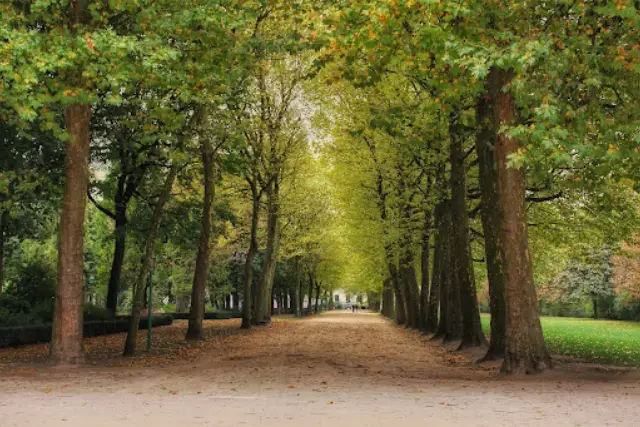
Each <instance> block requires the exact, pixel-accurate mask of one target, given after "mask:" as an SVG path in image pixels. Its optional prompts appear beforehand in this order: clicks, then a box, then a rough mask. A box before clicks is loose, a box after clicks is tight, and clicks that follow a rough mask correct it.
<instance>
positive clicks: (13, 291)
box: [6, 258, 56, 307]
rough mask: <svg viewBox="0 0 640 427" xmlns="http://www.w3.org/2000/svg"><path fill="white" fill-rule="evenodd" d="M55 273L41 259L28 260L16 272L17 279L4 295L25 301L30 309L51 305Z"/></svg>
mask: <svg viewBox="0 0 640 427" xmlns="http://www.w3.org/2000/svg"><path fill="white" fill-rule="evenodd" d="M55 286H56V272H55V270H54V269H53V268H52V267H51V266H50V265H49V264H48V263H47V262H46V261H45V260H42V259H38V258H35V259H32V260H29V263H28V264H25V265H21V266H20V267H19V268H18V270H17V279H16V280H15V281H14V282H13V283H12V284H11V285H10V286H8V287H7V290H6V293H7V294H9V295H12V296H14V297H16V298H19V299H21V300H23V301H26V302H27V303H28V304H29V305H30V307H33V306H36V305H39V304H46V303H49V304H50V303H51V302H52V301H53V297H54V295H55Z"/></svg>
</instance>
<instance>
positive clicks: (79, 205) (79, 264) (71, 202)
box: [51, 104, 91, 365]
mask: <svg viewBox="0 0 640 427" xmlns="http://www.w3.org/2000/svg"><path fill="white" fill-rule="evenodd" d="M90 121H91V106H90V105H87V104H73V105H71V106H70V107H69V108H67V111H66V112H65V124H66V127H67V132H68V133H69V136H70V139H69V142H68V144H67V155H66V159H65V188H64V196H63V199H62V209H61V211H60V231H59V233H60V237H59V240H58V285H57V287H56V299H55V305H54V313H53V329H52V338H51V360H52V361H53V363H56V364H72V365H75V364H78V363H82V362H83V360H84V354H83V351H82V305H83V302H84V268H83V267H84V215H85V208H86V205H87V188H88V185H89V147H90V137H89V124H90Z"/></svg>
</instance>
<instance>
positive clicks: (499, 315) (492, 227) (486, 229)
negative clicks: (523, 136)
mask: <svg viewBox="0 0 640 427" xmlns="http://www.w3.org/2000/svg"><path fill="white" fill-rule="evenodd" d="M476 112H477V123H478V125H479V126H480V131H479V132H478V135H477V138H476V152H477V154H478V165H479V181H480V190H481V201H480V203H481V206H480V208H481V211H480V212H481V214H482V231H483V233H484V253H485V259H486V264H487V280H488V282H489V309H490V311H491V338H490V342H489V349H488V350H487V354H485V356H484V357H483V358H482V359H481V361H489V360H495V359H499V358H502V357H503V356H504V345H505V344H504V340H505V291H504V289H505V288H504V274H503V271H502V260H501V259H500V250H499V244H498V235H499V233H500V212H499V211H498V209H497V207H498V194H497V191H498V175H497V170H496V161H495V151H494V148H495V146H494V145H495V134H494V133H493V131H492V129H491V126H490V122H489V119H490V111H489V105H488V103H487V102H486V100H485V99H484V97H481V98H480V99H479V100H478V106H477V109H476Z"/></svg>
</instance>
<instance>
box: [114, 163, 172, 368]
mask: <svg viewBox="0 0 640 427" xmlns="http://www.w3.org/2000/svg"><path fill="white" fill-rule="evenodd" d="M179 170H180V167H179V165H178V164H177V163H174V164H173V165H172V166H171V169H170V170H169V173H168V174H167V177H166V178H165V181H164V186H163V188H162V193H160V197H159V198H158V200H157V201H156V205H155V207H154V209H153V217H152V219H151V228H149V234H148V235H147V240H146V242H145V252H144V258H143V259H142V266H140V271H139V272H138V278H137V280H136V283H135V286H134V288H133V302H132V305H131V317H130V318H129V332H128V333H127V339H126V342H125V346H124V355H125V356H133V354H134V353H135V351H136V338H137V335H138V324H139V323H140V311H141V310H142V307H143V306H144V299H145V298H144V295H145V290H146V289H147V276H148V275H149V271H150V270H151V265H152V263H153V245H154V242H155V240H156V237H157V235H158V230H159V229H160V224H161V223H162V214H163V213H164V207H165V205H166V204H167V202H168V201H169V198H170V197H171V189H172V188H173V183H174V182H175V180H176V177H177V176H178V171H179Z"/></svg>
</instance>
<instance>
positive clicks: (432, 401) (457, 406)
mask: <svg viewBox="0 0 640 427" xmlns="http://www.w3.org/2000/svg"><path fill="white" fill-rule="evenodd" d="M207 326H208V329H207V331H208V334H209V335H210V336H211V339H210V340H209V341H207V342H206V343H204V344H201V345H198V346H195V347H186V346H185V345H184V343H178V341H176V340H177V338H175V337H178V336H179V335H180V334H183V333H184V328H185V325H184V322H182V323H177V324H176V325H175V326H173V327H171V328H170V329H165V330H164V331H162V330H159V332H158V339H159V340H165V341H163V344H164V347H163V348H164V349H165V350H166V349H167V348H168V349H169V350H166V351H165V350H163V351H158V352H157V353H155V354H152V355H150V356H143V357H140V358H136V359H127V360H123V359H121V358H118V357H114V356H115V355H116V354H117V351H119V348H120V345H121V342H120V341H119V340H122V339H123V337H122V336H112V337H110V338H106V337H103V338H102V341H100V340H99V339H95V340H93V341H89V342H88V344H87V347H89V364H88V366H86V367H83V368H80V369H74V370H66V371H60V370H53V369H50V368H46V367H44V366H41V365H34V364H33V362H32V361H30V359H29V358H28V357H26V356H24V357H22V356H21V355H22V353H19V352H18V353H15V352H5V353H2V352H0V361H2V360H4V361H5V363H4V365H2V363H0V425H1V426H2V427H5V426H40V425H47V426H87V425H91V426H133V425H142V424H153V425H155V426H171V427H175V426H177V425H185V426H238V425H253V426H258V425H259V426H325V425H326V426H332V427H336V426H343V425H344V426H346V425H349V426H378V425H380V426H383V425H384V426H385V427H388V426H390V425H391V426H393V425H403V426H413V425H416V426H418V425H420V426H424V425H428V426H430V427H431V426H435V427H439V426H443V427H444V426H492V427H494V426H513V425H518V426H607V425H612V426H635V425H638V424H639V423H640V405H639V404H638V403H639V402H640V383H639V382H637V381H636V380H637V376H633V375H629V374H626V375H612V374H602V375H598V376H594V375H592V374H588V375H587V374H585V373H584V372H582V371H571V372H569V371H567V369H564V368H561V369H559V370H555V371H554V372H552V373H550V374H547V375H545V376H542V377H536V378H530V379H518V380H513V379H504V378H500V377H499V376H498V375H497V374H496V370H495V369H494V368H478V367H472V366H470V365H469V363H468V362H467V360H466V359H464V358H463V357H460V356H451V355H450V354H448V353H446V352H444V351H443V350H442V349H440V348H439V347H437V346H435V345H433V344H431V343H429V342H426V341H425V340H424V339H423V338H422V337H421V336H420V335H419V334H418V333H416V332H412V331H407V330H404V329H401V328H398V327H396V326H394V325H393V324H391V323H390V322H388V321H386V320H383V319H382V318H380V317H379V316H377V315H374V314H364V313H363V314H352V313H348V312H343V313H336V312H333V313H328V314H323V315H320V316H315V317H312V318H308V319H304V320H296V319H292V318H284V319H279V320H278V321H276V322H274V323H273V324H272V325H271V326H269V327H266V328H260V329H257V330H254V331H252V332H250V333H244V332H238V330H237V326H238V325H237V322H236V321H228V322H225V323H220V322H217V323H216V322H209V323H208V325H207ZM172 340H173V341H172ZM112 341H113V343H112ZM174 341H175V342H174ZM42 351H43V350H42V349H40V348H39V347H34V348H32V349H31V350H30V352H27V353H28V354H32V355H35V356H31V357H36V358H37V357H38V355H40V354H41V353H42ZM21 357H22V358H21ZM12 358H13V359H12ZM7 360H9V361H10V362H11V363H7V362H6V361H7ZM16 360H18V361H19V362H21V363H22V364H21V365H20V366H18V365H16V363H17V362H15V361H16ZM25 361H29V365H24V363H25ZM14 362H15V363H14ZM2 366H4V368H2Z"/></svg>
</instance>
